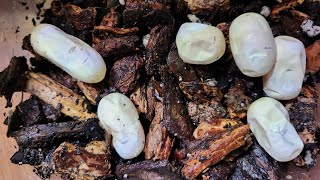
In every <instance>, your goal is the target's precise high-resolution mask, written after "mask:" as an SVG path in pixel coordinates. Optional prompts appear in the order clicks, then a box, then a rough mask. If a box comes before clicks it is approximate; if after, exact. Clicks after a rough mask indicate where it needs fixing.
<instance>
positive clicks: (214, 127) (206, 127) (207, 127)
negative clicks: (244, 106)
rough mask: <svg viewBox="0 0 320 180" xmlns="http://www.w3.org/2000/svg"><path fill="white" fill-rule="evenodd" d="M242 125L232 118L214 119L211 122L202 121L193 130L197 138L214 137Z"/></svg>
mask: <svg viewBox="0 0 320 180" xmlns="http://www.w3.org/2000/svg"><path fill="white" fill-rule="evenodd" d="M239 126H241V123H239V122H238V121H235V120H232V119H222V118H220V119H213V120H212V121H211V122H202V123H200V124H199V125H198V127H197V128H196V129H195V130H194V132H193V137H194V138H195V139H202V138H207V137H214V136H217V135H220V134H222V133H225V132H229V131H232V130H233V129H235V128H237V127H239Z"/></svg>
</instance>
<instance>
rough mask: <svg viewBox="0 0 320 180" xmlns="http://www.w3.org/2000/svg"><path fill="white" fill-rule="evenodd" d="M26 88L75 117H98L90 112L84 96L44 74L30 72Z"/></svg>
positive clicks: (82, 118)
mask: <svg viewBox="0 0 320 180" xmlns="http://www.w3.org/2000/svg"><path fill="white" fill-rule="evenodd" d="M25 90H26V91H27V92H29V93H31V94H33V95H35V96H37V97H38V98H39V99H41V100H43V101H44V102H46V103H48V104H50V105H52V106H53V107H54V108H56V109H59V110H60V111H61V112H62V113H63V114H65V115H67V116H70V117H72V118H74V119H78V120H86V119H90V118H95V117H96V114H94V113H90V112H88V109H87V106H88V105H87V103H86V102H85V99H84V98H83V97H82V96H80V95H78V94H76V93H74V92H73V91H71V90H70V89H68V88H66V87H65V86H62V85H61V84H59V83H57V82H55V81H54V80H53V79H51V78H49V77H48V76H46V75H44V74H41V73H34V72H30V73H29V79H28V81H27V85H26V87H25Z"/></svg>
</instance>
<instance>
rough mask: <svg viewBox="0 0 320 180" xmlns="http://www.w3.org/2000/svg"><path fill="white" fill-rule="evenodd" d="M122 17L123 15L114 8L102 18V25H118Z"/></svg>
mask: <svg viewBox="0 0 320 180" xmlns="http://www.w3.org/2000/svg"><path fill="white" fill-rule="evenodd" d="M120 18H121V15H120V14H119V13H118V12H116V11H115V10H114V9H113V8H112V9H111V10H110V12H109V13H107V14H106V15H105V16H104V17H103V19H102V20H101V23H100V26H102V27H117V26H118V25H119V24H120ZM95 28H96V27H95Z"/></svg>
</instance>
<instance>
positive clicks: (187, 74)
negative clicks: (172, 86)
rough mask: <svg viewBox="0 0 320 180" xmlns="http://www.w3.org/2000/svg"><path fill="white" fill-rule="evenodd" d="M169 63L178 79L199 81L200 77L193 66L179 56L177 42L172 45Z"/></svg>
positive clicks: (168, 58)
mask: <svg viewBox="0 0 320 180" xmlns="http://www.w3.org/2000/svg"><path fill="white" fill-rule="evenodd" d="M167 65H168V67H169V69H170V71H171V72H172V74H173V75H174V77H175V78H176V79H177V80H181V81H183V82H190V81H198V77H197V75H196V72H195V71H194V70H193V68H192V67H191V66H190V65H189V64H186V63H184V62H183V61H182V59H181V58H180V57H179V54H178V49H177V46H176V44H175V43H174V44H173V45H171V48H170V52H169V54H168V57H167Z"/></svg>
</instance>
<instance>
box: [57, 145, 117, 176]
mask: <svg viewBox="0 0 320 180" xmlns="http://www.w3.org/2000/svg"><path fill="white" fill-rule="evenodd" d="M52 163H53V164H54V166H55V171H56V172H58V173H60V174H62V176H63V177H64V178H66V179H67V178H68V179H78V180H80V179H89V180H94V179H97V178H103V177H105V176H106V175H108V174H109V173H110V168H111V164H110V152H109V150H108V147H107V145H106V143H105V142H104V141H92V142H91V143H89V144H88V145H87V146H86V147H85V148H83V147H78V146H75V145H73V144H70V143H68V142H64V143H62V144H60V146H59V147H58V148H57V149H56V150H55V151H54V152H53V153H52Z"/></svg>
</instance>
